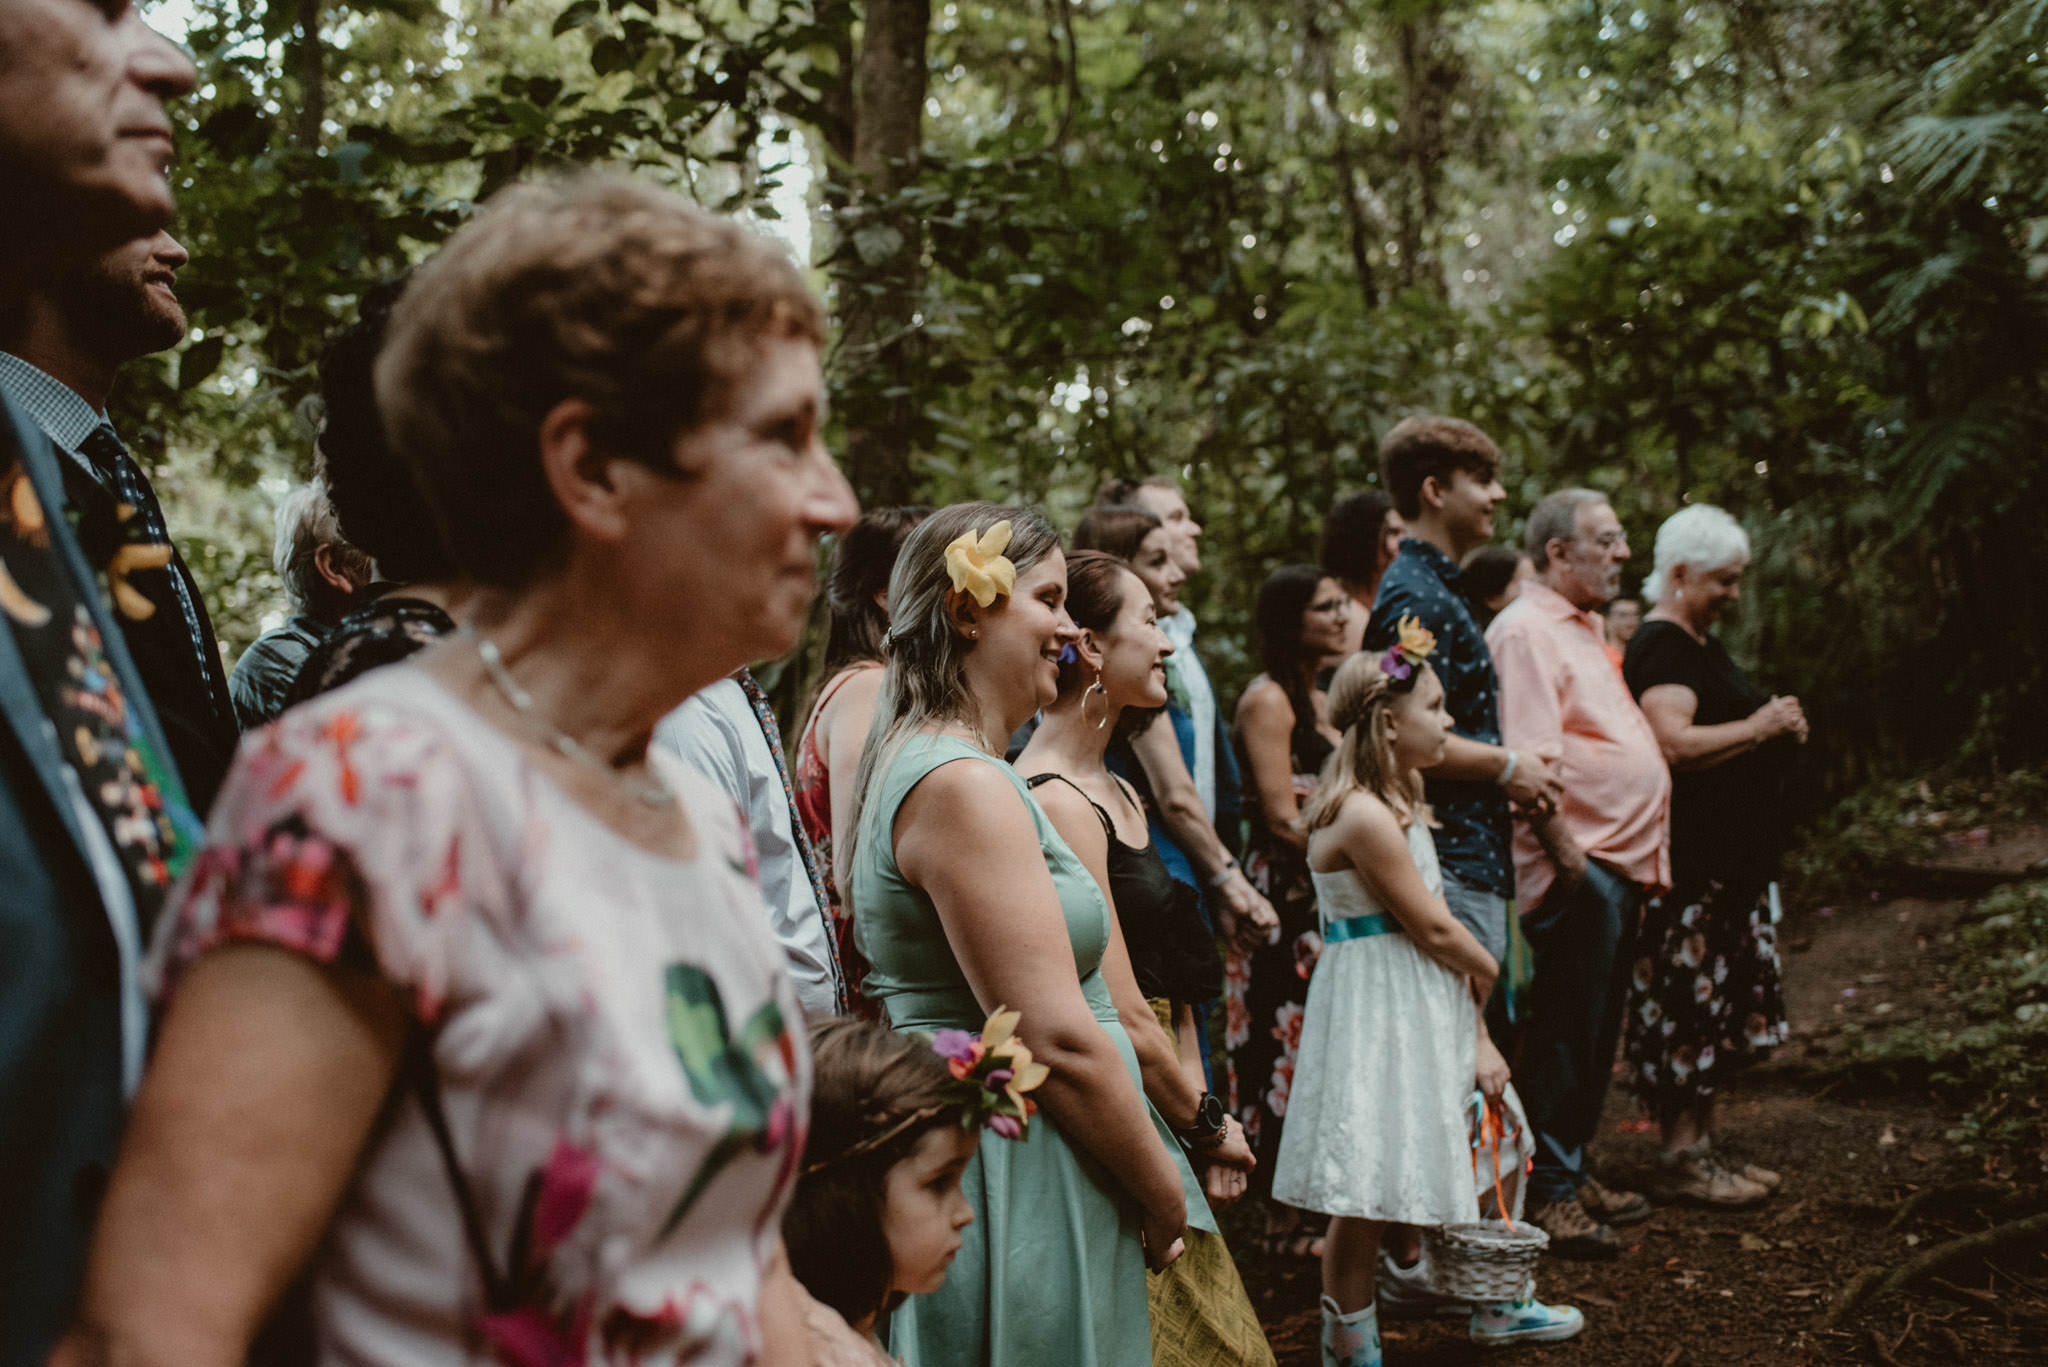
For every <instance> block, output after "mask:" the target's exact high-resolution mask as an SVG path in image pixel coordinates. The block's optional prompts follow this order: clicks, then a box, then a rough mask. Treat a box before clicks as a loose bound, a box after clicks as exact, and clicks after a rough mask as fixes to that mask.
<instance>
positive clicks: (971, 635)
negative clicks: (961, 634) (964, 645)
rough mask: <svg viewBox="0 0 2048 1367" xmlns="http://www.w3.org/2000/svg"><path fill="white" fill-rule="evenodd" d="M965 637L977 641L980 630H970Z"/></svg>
mask: <svg viewBox="0 0 2048 1367" xmlns="http://www.w3.org/2000/svg"><path fill="white" fill-rule="evenodd" d="M967 639H968V640H970V641H979V640H980V639H981V632H980V631H978V630H976V631H970V632H968V633H967Z"/></svg>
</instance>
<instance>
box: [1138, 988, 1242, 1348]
mask: <svg viewBox="0 0 2048 1367" xmlns="http://www.w3.org/2000/svg"><path fill="white" fill-rule="evenodd" d="M1151 1005H1152V1010H1153V1011H1154V1012H1155V1013H1156V1014H1157V1015H1158V1016H1159V1023H1160V1024H1161V1025H1163V1026H1165V1027H1166V1033H1167V1034H1168V1035H1169V1036H1170V1035H1172V1034H1173V1027H1174V1023H1173V1007H1172V1005H1171V1004H1170V1003H1168V1002H1165V1001H1161V1000H1154V1001H1153V1002H1152V1003H1151ZM1145 1290H1146V1300H1147V1302H1148V1304H1149V1307H1150V1309H1151V1312H1152V1367H1274V1362H1273V1350H1272V1348H1271V1347H1269V1346H1268V1345H1267V1343H1266V1331H1265V1330H1264V1329H1263V1328H1261V1327H1260V1325H1259V1316H1258V1312H1257V1311H1255V1310H1253V1309H1252V1298H1251V1297H1250V1296H1249V1295H1247V1294H1246V1293H1245V1289H1244V1280H1243V1278H1241V1277H1239V1276H1238V1275H1237V1264H1236V1262H1234V1261H1233V1260H1232V1259H1231V1256H1230V1248H1229V1246H1228V1245H1226V1244H1225V1243H1224V1242H1223V1236H1222V1235H1220V1234H1211V1233H1209V1232H1208V1231H1207V1230H1201V1229H1193V1228H1190V1229H1189V1230H1188V1232H1187V1235H1186V1248H1185V1251H1183V1252H1182V1253H1181V1255H1180V1257H1179V1258H1177V1259H1175V1260H1174V1263H1173V1266H1171V1267H1169V1268H1167V1269H1166V1270H1165V1271H1164V1272H1154V1273H1151V1274H1150V1275H1148V1276H1147V1277H1146V1278H1145Z"/></svg>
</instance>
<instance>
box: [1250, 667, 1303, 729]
mask: <svg viewBox="0 0 2048 1367" xmlns="http://www.w3.org/2000/svg"><path fill="white" fill-rule="evenodd" d="M1275 722H1278V723H1280V724H1282V725H1285V726H1292V725H1294V704H1293V703H1291V702H1289V701H1288V700H1287V690H1286V689H1284V688H1282V687H1280V685H1279V684H1277V683H1274V682H1273V681H1272V680H1271V679H1269V678H1267V677H1266V676H1265V675H1263V674H1261V675H1260V676H1259V677H1258V678H1256V679H1253V680H1252V681H1251V682H1250V683H1249V684H1247V685H1246V686H1245V690H1244V696H1243V697H1241V698H1239V699H1238V700H1237V724H1238V725H1239V726H1243V727H1253V726H1272V725H1273V724H1274V723H1275Z"/></svg>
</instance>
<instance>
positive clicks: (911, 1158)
mask: <svg viewBox="0 0 2048 1367" xmlns="http://www.w3.org/2000/svg"><path fill="white" fill-rule="evenodd" d="M979 1140H980V1133H979V1131H975V1130H965V1129H962V1128H961V1127H960V1126H958V1125H941V1126H939V1127H938V1128H937V1129H935V1130H931V1131H928V1132H927V1133H926V1134H925V1135H924V1136H923V1137H922V1138H920V1139H919V1140H918V1141H917V1145H916V1147H915V1148H913V1149H911V1151H910V1152H909V1153H908V1154H907V1155H906V1156H905V1157H904V1158H903V1159H901V1160H900V1161H899V1162H898V1163H897V1164H896V1166H895V1167H893V1168H890V1169H889V1176H888V1178H887V1180H886V1181H885V1183H884V1185H883V1189H882V1197H883V1205H882V1235H883V1237H884V1238H886V1239H887V1240H888V1241H889V1259H890V1261H891V1262H893V1263H895V1265H896V1277H895V1281H894V1282H893V1283H892V1284H891V1286H890V1288H889V1289H890V1290H892V1291H900V1292H902V1293H903V1294H905V1295H907V1296H922V1295H927V1294H929V1293H930V1292H933V1291H936V1290H938V1289H939V1286H940V1284H941V1283H942V1282H944V1281H945V1280H946V1269H947V1268H948V1267H950V1266H952V1263H953V1255H954V1254H956V1253H958V1252H959V1251H960V1231H961V1230H963V1229H965V1228H967V1226H969V1225H971V1224H973V1223H974V1207H972V1206H970V1205H969V1204H967V1197H966V1196H965V1195H963V1194H962V1193H961V1191H960V1174H961V1173H962V1172H964V1171H965V1170H966V1168H967V1160H968V1159H970V1158H972V1157H974V1149H975V1146H976V1144H977V1143H978V1142H979Z"/></svg>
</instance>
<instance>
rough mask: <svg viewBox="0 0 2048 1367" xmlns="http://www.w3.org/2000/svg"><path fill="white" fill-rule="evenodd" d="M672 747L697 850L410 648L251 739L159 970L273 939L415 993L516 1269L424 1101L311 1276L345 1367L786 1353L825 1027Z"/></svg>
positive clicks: (386, 1147)
mask: <svg viewBox="0 0 2048 1367" xmlns="http://www.w3.org/2000/svg"><path fill="white" fill-rule="evenodd" d="M650 762H651V763H654V764H656V765H658V766H659V767H660V768H661V770H662V778H663V779H664V780H665V781H666V782H667V783H668V784H669V785H670V786H671V787H672V789H673V790H674V791H675V792H676V793H677V794H678V795H679V797H680V799H681V801H682V802H683V803H684V805H685V808H686V810H687V811H688V813H689V816H690V820H691V823H692V825H693V826H694V828H695V831H696V834H697V838H698V842H699V851H698V854H697V856H696V857H695V858H693V859H689V860H678V859H671V858H667V857H664V856H661V855H658V854H655V853H653V852H651V851H648V850H645V849H642V848H641V847H639V846H637V845H635V844H633V843H631V842H629V841H627V840H625V839H624V838H622V837H621V836H619V835H617V834H616V833H615V832H613V831H612V830H611V829H610V828H609V827H608V826H606V825H604V824H603V823H602V822H600V821H598V820H597V819H596V818H595V817H593V816H592V815H590V814H589V813H588V812H587V811H586V810H585V809H583V808H582V807H580V806H578V805H577V804H576V803H575V802H574V801H573V800H571V799H570V798H569V796H568V795H567V794H566V793H564V792H563V791H562V790H561V789H560V788H558V787H556V786H555V785H554V784H553V783H552V782H551V781H550V780H549V779H548V778H547V777H546V776H545V775H543V774H542V773H541V772H539V771H538V770H537V769H535V768H534V766H533V765H532V764H531V763H530V761H529V759H528V757H527V754H526V752H525V751H524V750H522V749H521V748H519V747H518V746H517V745H515V744H514V743H512V742H511V741H510V740H508V739H506V738H505V737H504V736H503V735H501V734H500V733H499V732H497V731H496V730H495V729H493V728H492V727H490V726H489V725H488V724H486V723H485V722H483V721H482V720H481V719H479V718H478V717H477V716H476V715H475V714H474V713H472V712H471V711H470V710H469V709H468V708H467V707H466V706H465V705H464V704H463V703H461V702H460V701H459V700H458V699H456V698H455V697H454V695H452V694H450V693H449V692H447V691H446V690H445V689H443V688H442V687H441V686H440V685H439V684H437V683H436V682H435V681H434V680H433V679H432V678H431V677H430V676H428V675H427V674H425V673H424V672H422V671H420V670H419V669H417V668H414V667H412V666H408V665H394V666H391V667H389V668H386V669H381V670H377V671H374V672H373V673H371V674H369V675H367V676H365V677H364V678H362V679H360V680H358V681H357V682H355V683H354V684H351V685H349V686H347V687H345V688H342V689H340V690H338V691H336V692H334V693H331V694H328V695H326V696H324V697H322V698H320V699H318V700H316V701H314V702H312V703H309V704H306V705H305V706H303V707H300V708H297V709H295V710H293V711H292V712H290V713H288V714H286V715H285V717H284V718H283V719H281V720H280V721H278V722H277V723H275V724H273V725H272V726H270V727H268V728H266V729H264V730H262V731H258V732H255V733H253V734H252V735H251V736H249V737H248V738H246V739H245V740H244V742H243V745H242V749H241V752H240V754H239V755H238V757H237V759H236V762H235V766H234V769H233V771H232V772H231V773H230V775H229V777H228V780H227V784H226V786H225V787H224V788H223V789H222V792H221V795H220V799H219V801H218V803H217V804H216V806H215V808H214V813H213V819H212V822H211V824H210V826H209V830H208V835H209V843H208V845H207V847H206V848H205V850H204V851H203V852H202V853H201V854H200V856H199V858H198V859H197V861H196V862H195V865H194V870H193V873H192V876H191V878H190V880H189V882H188V883H187V884H186V885H185V886H184V887H183V889H182V890H181V895H180V896H179V898H178V899H177V900H176V901H175V902H174V903H173V905H172V906H171V908H170V914H169V915H168V916H167V917H166V921H165V924H164V926H163V927H162V931H163V933H162V934H161V935H160V937H159V941H158V944H157V946H156V950H155V955H154V958H155V970H156V973H157V975H158V977H159V979H160V980H161V981H162V982H163V983H164V984H165V985H166V987H167V988H168V987H169V986H171V985H174V983H175V980H176V977H177V975H178V973H179V971H180V970H182V969H183V968H184V967H185V966H186V965H188V964H190V963H191V962H192V961H193V960H194V959H196V958H197V957H198V956H200V955H202V954H204V953H206V952H207V951H208V950H210V949H212V948H213V947H215V946H218V945H222V944H226V943H230V942H235V941H261V942H264V943H268V944H272V945H279V946H283V947H285V948H287V949H290V950H293V951H296V952H298V953H301V954H305V955H307V956H308V957H310V958H313V959H315V960H318V961H320V962H322V963H335V962H341V963H344V964H349V965H353V966H356V967H359V968H362V969H366V970H368V971H372V972H375V973H378V974H381V975H382V976H383V977H384V978H386V979H387V980H389V981H390V982H392V983H393V984H395V985H397V986H398V987H399V988H401V989H402V990H403V991H404V992H405V993H406V995H407V997H408V998H409V1000H410V1002H411V1003H412V1007H413V1011H414V1014H415V1015H416V1017H417V1018H418V1021H419V1022H420V1023H421V1025H422V1026H423V1027H425V1029H426V1030H427V1031H428V1032H429V1035H428V1038H429V1039H430V1040H431V1044H430V1048H431V1056H432V1060H433V1065H434V1072H435V1074H436V1075H437V1076H438V1079H439V1083H440V1090H441V1095H442V1099H443V1110H444V1112H445V1114H446V1117H447V1121H448V1128H449V1131H450V1136H451V1140H452V1149H453V1151H454V1154H455V1158H456V1162H457V1164H458V1166H459V1168H460V1169H461V1172H462V1175H463V1185H464V1187H465V1188H466V1189H467V1194H468V1198H469V1200H470V1202H471V1204H472V1205H473V1206H474V1208H475V1210H476V1212H477V1214H478V1216H479V1217H480V1223H481V1226H482V1241H481V1242H482V1245H483V1249H484V1255H485V1256H487V1257H488V1259H489V1262H490V1267H489V1269H488V1270H487V1269H486V1268H485V1267H484V1266H482V1264H483V1263H484V1261H485V1257H484V1256H479V1254H478V1250H477V1248H476V1247H474V1246H472V1245H471V1244H470V1242H469V1241H468V1240H466V1238H465V1235H464V1227H463V1220H462V1218H461V1215H460V1213H459V1203H458V1196H457V1189H456V1187H455V1185H454V1183H452V1182H451V1180H450V1178H449V1176H448V1174H447V1172H446V1171H444V1169H443V1166H442V1162H441V1159H440V1156H439V1154H438V1152H437V1148H436V1141H435V1139H434V1137H433V1134H432V1130H431V1127H430V1125H429V1124H428V1122H427V1120H426V1118H425V1111H424V1108H423V1107H422V1105H421V1104H420V1101H419V1098H418V1094H417V1093H416V1092H415V1091H413V1090H411V1089H410V1088H407V1089H402V1090H401V1095H400V1096H399V1099H398V1102H397V1105H396V1107H395V1110H394V1113H393V1118H392V1121H391V1123H390V1124H389V1125H388V1126H386V1127H385V1128H384V1129H383V1130H382V1132H381V1133H380V1134H379V1135H378V1136H377V1138H376V1139H375V1140H374V1141H373V1142H372V1144H371V1146H370V1148H369V1150H368V1151H367V1152H366V1153H365V1154H364V1156H363V1159H362V1161H361V1164H360V1166H359V1168H358V1170H357V1173H356V1176H355V1178H354V1180H353V1183H352V1185H351V1187H350V1189H349V1190H348V1192H347V1193H346V1194H345V1195H344V1197H343V1199H342V1201H341V1204H340V1206H339V1207H338V1209H337V1210H336V1212H335V1215H334V1218H333V1221H332V1223H331V1225H330V1226H329V1229H328V1232H327V1237H326V1240H325V1242H324V1243H323V1245H322V1247H321V1250H320V1253H319V1254H318V1255H317V1257H316V1260H315V1262H314V1264H313V1266H312V1268H311V1272H312V1294H313V1302H314V1313H315V1318H316V1321H317V1324H318V1331H319V1337H320V1359H319V1360H320V1361H321V1362H323V1363H332V1362H404V1363H418V1364H448V1365H449V1367H454V1364H468V1363H473V1362H476V1361H478V1360H479V1358H480V1357H482V1356H485V1355H488V1356H489V1357H491V1358H494V1359H495V1360H496V1361H499V1362H502V1363H507V1364H516V1367H543V1365H544V1364H545V1365H548V1367H554V1365H556V1364H561V1365H566V1364H571V1363H604V1364H608V1365H609V1364H627V1363H632V1364H641V1363H646V1364H657V1363H658V1364H676V1363H692V1364H700V1363H701V1364H731V1365H732V1367H740V1364H743V1363H746V1362H749V1361H751V1360H752V1358H753V1357H754V1355H755V1354H756V1353H757V1352H758V1349H759V1342H760V1339H759V1324H758V1319H757V1313H756V1312H757V1305H758V1302H759V1295H760V1288H761V1279H762V1273H763V1269H764V1268H765V1267H766V1266H767V1263H768V1260H769V1258H770V1256H771V1255H772V1253H773V1252H774V1250H775V1247H776V1243H777V1238H778V1226H779V1223H780V1219H781V1213H782V1208H783V1205H784V1204H785V1201H786V1198H787V1195H788V1191H789V1186H790V1183H791V1180H792V1178H793V1176H794V1173H795V1170H796V1166H797V1163H798V1161H799V1157H800V1155H801V1153H802V1151H803V1139H804V1135H803V1130H804V1117H805V1115H806V1114H807V1110H808V1092H809V1058H808V1055H807V1052H806V1049H805V1046H804V1040H803V1035H802V1034H801V1032H800V1031H797V1030H795V1029H793V1028H792V1027H794V1026H795V1025H797V1024H798V1023H800V1021H801V1019H802V1017H801V1014H800V1010H799V1008H798V1006H797V1001H796V995H795V992H794V990H793V989H792V987H791V985H790V983H789V980H788V978H787V977H786V975H785V974H784V972H783V970H782V966H781V965H782V955H781V951H780V950H779V948H778V947H777V945H776V943H775V941H774V939H773V938H772V937H771V936H770V934H769V932H768V929H767V926H766V923H765V920H764V918H763V917H762V915H761V903H760V892H759V889H758V887H757V886H756V885H755V883H754V881H753V869H752V856H751V853H750V850H751V845H750V843H749V842H748V841H747V840H746V838H745V835H744V832H743V829H742V827H741V824H740V822H739V819H738V814H737V813H736V812H735V811H734V810H733V806H732V803H731V801H730V800H729V799H727V798H726V797H724V796H723V795H721V794H720V793H719V792H718V791H717V790H716V789H714V788H712V787H711V786H710V785H709V784H708V783H707V782H706V781H705V780H703V779H701V778H698V777H697V776H696V775H695V774H694V773H692V772H691V771H690V770H688V769H687V768H685V767H684V766H683V765H682V764H681V763H680V762H677V761H672V760H669V759H668V758H667V757H666V756H664V755H663V754H661V753H660V752H659V751H657V752H655V753H654V754H653V755H652V756H651V758H650ZM492 1283H495V1284H496V1286H497V1287H498V1288H499V1291H500V1292H501V1293H502V1292H503V1291H504V1290H505V1288H507V1287H509V1293H510V1294H509V1296H508V1295H506V1294H496V1295H490V1294H487V1292H486V1286H487V1285H489V1284H492Z"/></svg>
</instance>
